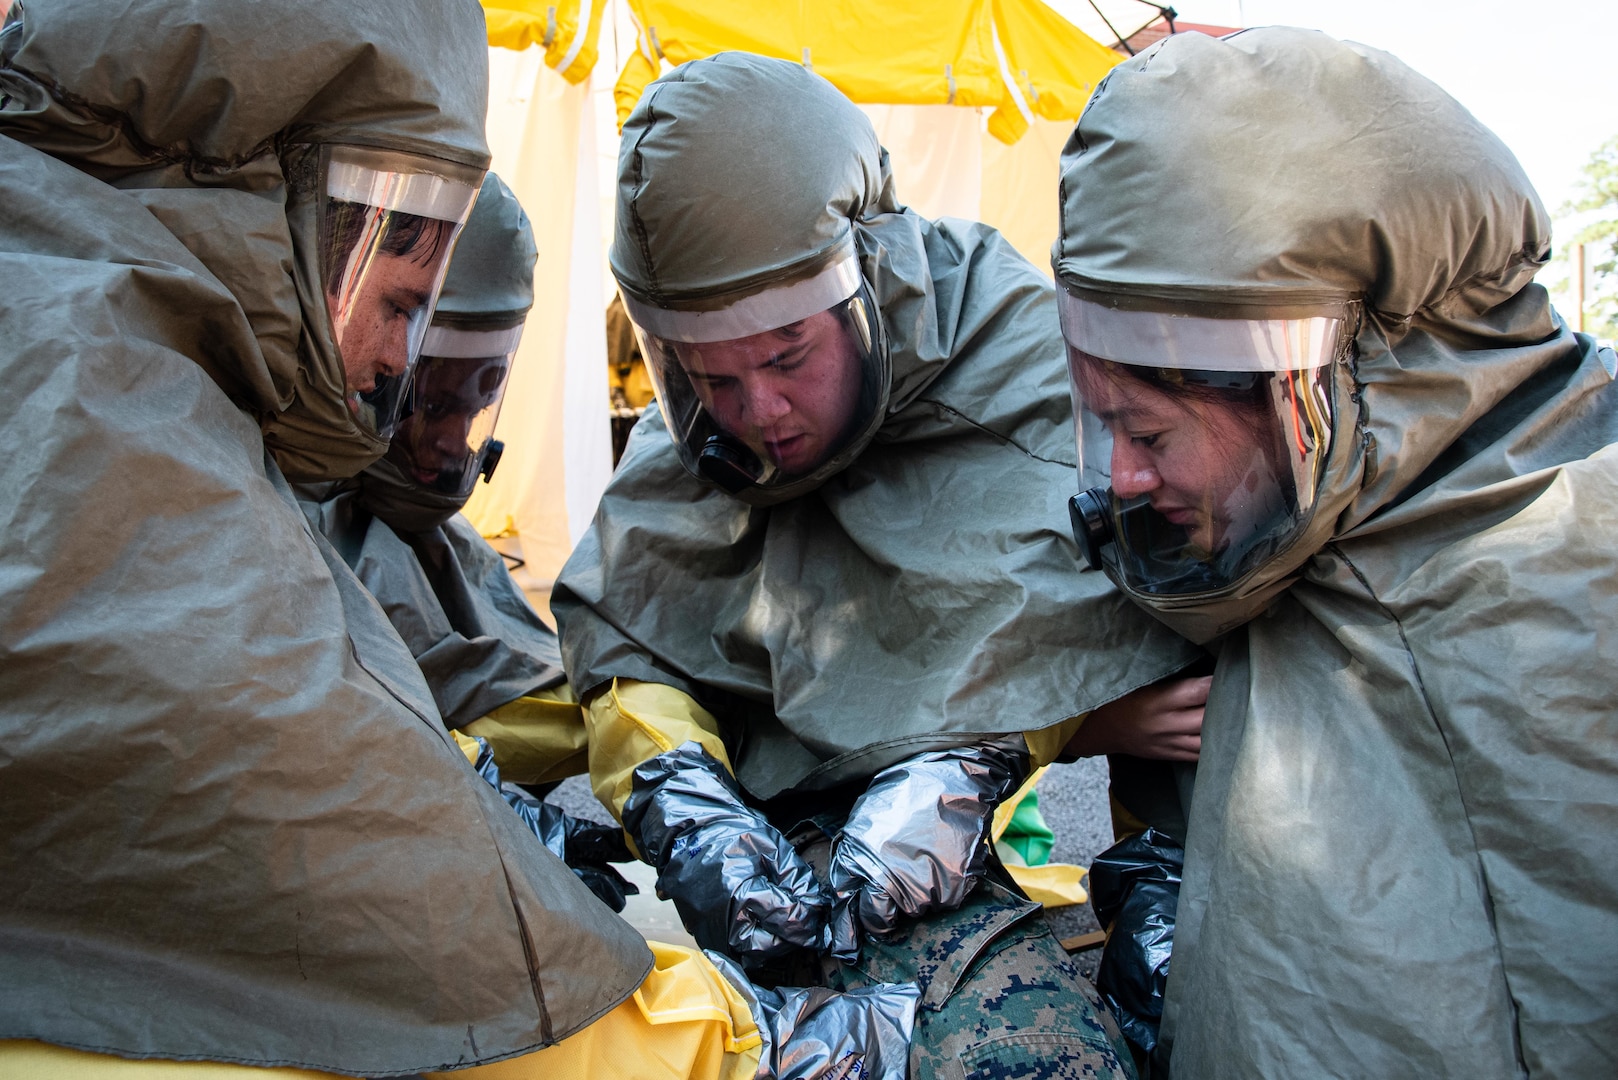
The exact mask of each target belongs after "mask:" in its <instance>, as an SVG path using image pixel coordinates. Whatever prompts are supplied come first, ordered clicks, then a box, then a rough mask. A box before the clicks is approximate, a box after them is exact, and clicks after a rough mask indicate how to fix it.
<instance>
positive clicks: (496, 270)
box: [433, 173, 539, 330]
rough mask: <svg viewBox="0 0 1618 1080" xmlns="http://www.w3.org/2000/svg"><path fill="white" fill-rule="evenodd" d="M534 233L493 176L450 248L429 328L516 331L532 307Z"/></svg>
mask: <svg viewBox="0 0 1618 1080" xmlns="http://www.w3.org/2000/svg"><path fill="white" fill-rule="evenodd" d="M538 259H539V249H538V248H536V247H535V246H534V229H533V226H532V225H530V224H529V223H528V215H527V214H525V213H524V212H523V208H522V204H521V203H519V202H518V201H517V196H515V195H513V194H512V193H511V189H510V188H509V187H507V186H506V185H505V182H504V181H503V180H501V179H500V178H499V177H498V176H496V175H494V173H490V174H489V175H488V177H487V178H486V179H485V180H484V181H483V189H482V190H481V191H479V192H478V201H477V202H476V203H475V204H474V205H473V207H472V214H471V216H470V217H468V218H467V219H466V228H465V229H463V230H461V237H460V239H459V240H457V241H456V242H455V258H454V259H452V260H450V264H449V271H448V273H446V274H445V275H444V288H443V290H442V291H441V292H439V294H438V306H437V307H435V308H433V322H434V323H436V324H438V325H439V326H453V327H456V328H458V329H462V330H502V329H504V328H506V327H508V326H516V325H517V324H518V323H520V322H522V320H523V318H524V317H525V316H526V315H527V314H528V309H529V308H531V307H533V306H534V263H535V262H536V261H538Z"/></svg>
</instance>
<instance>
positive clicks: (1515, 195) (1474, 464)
mask: <svg viewBox="0 0 1618 1080" xmlns="http://www.w3.org/2000/svg"><path fill="white" fill-rule="evenodd" d="M1062 197H1063V205H1062V235H1061V239H1060V240H1059V242H1058V244H1057V246H1056V249H1055V252H1054V261H1055V264H1056V268H1057V271H1058V273H1059V275H1060V276H1061V277H1062V278H1063V279H1064V280H1067V281H1070V282H1072V283H1073V284H1075V285H1078V286H1080V287H1084V288H1087V289H1090V290H1092V291H1094V292H1100V293H1109V292H1111V293H1116V294H1117V295H1119V296H1122V297H1125V298H1127V299H1130V300H1136V301H1139V300H1149V301H1151V302H1152V303H1153V304H1156V305H1158V306H1159V307H1160V308H1167V309H1173V308H1174V307H1175V306H1176V305H1184V306H1187V307H1189V306H1190V305H1195V304H1207V303H1210V302H1213V303H1218V302H1224V303H1226V304H1244V305H1251V304H1267V305H1272V306H1274V305H1285V304H1291V303H1300V304H1308V303H1313V302H1316V301H1319V300H1322V299H1324V300H1331V301H1345V300H1346V301H1350V302H1357V303H1359V304H1360V305H1362V309H1363V315H1362V318H1361V321H1360V325H1359V327H1358V332H1357V334H1356V337H1355V340H1354V350H1353V355H1352V356H1351V357H1350V358H1349V359H1348V360H1346V361H1344V362H1343V363H1342V364H1340V365H1339V371H1338V386H1337V401H1336V409H1337V416H1338V425H1337V431H1336V436H1335V440H1336V441H1335V444H1334V446H1333V449H1332V454H1331V457H1330V460H1329V462H1328V465H1327V469H1326V473H1325V475H1324V477H1323V479H1322V485H1321V494H1320V498H1319V500H1318V507H1317V510H1316V516H1315V520H1314V521H1313V522H1312V523H1311V525H1310V527H1309V529H1308V530H1307V532H1306V534H1305V537H1304V539H1303V540H1302V541H1300V545H1299V546H1298V547H1296V548H1295V549H1294V550H1293V551H1292V552H1290V553H1283V554H1282V555H1280V556H1278V559H1277V563H1276V564H1274V565H1272V566H1270V567H1268V568H1266V569H1265V570H1263V571H1262V573H1263V574H1264V575H1265V576H1266V581H1265V583H1263V584H1262V585H1261V586H1260V587H1259V588H1257V589H1251V590H1248V591H1247V592H1245V593H1241V594H1238V595H1235V596H1233V597H1226V598H1223V599H1221V600H1218V601H1216V602H1213V603H1211V604H1210V605H1208V606H1207V607H1206V608H1204V609H1196V608H1172V609H1170V608H1165V609H1164V610H1162V611H1160V612H1159V614H1160V616H1161V617H1163V618H1165V619H1167V620H1169V621H1171V622H1173V623H1175V624H1176V625H1182V626H1186V627H1187V628H1188V629H1189V630H1191V631H1193V632H1198V633H1205V632H1211V631H1215V630H1217V629H1219V628H1221V627H1225V626H1230V625H1232V624H1242V623H1244V620H1250V621H1245V623H1244V625H1242V626H1241V627H1240V628H1239V629H1236V630H1235V631H1233V632H1231V633H1229V634H1227V635H1226V636H1225V637H1224V638H1223V639H1222V641H1221V644H1220V648H1219V657H1218V668H1217V671H1216V673H1215V676H1214V683H1213V688H1212V691H1211V693H1210V695H1209V698H1208V705H1207V711H1206V714H1205V719H1204V725H1203V744H1202V746H1203V749H1202V757H1201V761H1200V762H1199V765H1198V771H1197V776H1196V786H1195V792H1194V795H1193V797H1192V800H1191V804H1190V815H1189V827H1188V836H1187V839H1186V856H1185V860H1186V861H1185V870H1184V879H1183V882H1182V885H1181V890H1180V899H1179V910H1178V926H1177V928H1176V932H1175V943H1174V955H1173V964H1172V966H1171V969H1170V973H1169V978H1168V988H1167V997H1166V1001H1165V1007H1164V1016H1163V1026H1162V1043H1161V1044H1160V1048H1159V1050H1160V1055H1161V1056H1162V1057H1164V1058H1166V1059H1167V1064H1168V1066H1169V1068H1170V1069H1171V1070H1172V1075H1173V1076H1174V1077H1176V1078H1179V1080H1186V1078H1200V1077H1210V1078H1212V1077H1232V1078H1234V1077H1251V1076H1321V1075H1342V1074H1354V1075H1414V1074H1419V1075H1423V1076H1455V1077H1468V1078H1495V1077H1499V1078H1506V1077H1520V1076H1523V1075H1529V1076H1556V1077H1564V1076H1602V1075H1611V1074H1612V1073H1613V1072H1614V1070H1615V1068H1618V934H1614V933H1613V916H1612V912H1613V911H1615V910H1618V713H1615V711H1614V709H1613V704H1612V703H1613V701H1614V700H1615V698H1618V675H1615V672H1618V634H1615V633H1614V628H1615V627H1618V578H1615V576H1614V574H1613V570H1612V566H1613V546H1612V536H1613V532H1614V529H1615V528H1618V450H1615V448H1614V447H1612V446H1611V445H1609V444H1611V443H1612V442H1613V441H1614V440H1615V439H1618V395H1615V393H1614V388H1613V385H1612V383H1613V374H1614V369H1615V357H1614V355H1613V353H1612V352H1611V351H1610V350H1606V349H1601V348H1598V347H1597V346H1596V345H1595V343H1594V342H1592V341H1591V340H1590V339H1589V338H1586V337H1583V336H1581V335H1576V334H1574V333H1572V332H1571V331H1569V330H1568V328H1567V326H1566V325H1565V324H1564V323H1563V322H1562V320H1561V319H1560V318H1559V317H1558V316H1557V315H1556V314H1555V312H1554V311H1553V310H1552V309H1551V307H1550V305H1549V302H1548V299H1547V297H1546V294H1545V291H1544V289H1542V288H1541V287H1540V286H1538V285H1535V284H1533V283H1532V278H1533V276H1534V273H1535V272H1536V271H1537V270H1538V269H1539V268H1540V267H1541V266H1542V265H1543V264H1544V262H1545V259H1546V258H1547V256H1548V253H1549V246H1550V223H1549V219H1548V217H1547V215H1546V214H1545V212H1544V209H1543V207H1542V206H1541V205H1540V202H1539V199H1538V198H1537V196H1536V195H1535V194H1534V192H1533V190H1532V188H1531V187H1530V186H1529V184H1528V182H1527V180H1526V178H1525V177H1524V175H1523V173H1522V170H1521V168H1520V167H1519V166H1518V164H1517V162H1516V161H1515V159H1514V158H1513V157H1512V156H1511V154H1510V153H1509V151H1507V150H1506V148H1505V147H1504V146H1503V145H1502V144H1501V143H1500V142H1499V140H1498V139H1496V138H1495V137H1494V136H1493V135H1492V134H1491V133H1489V132H1488V131H1487V130H1485V129H1484V128H1483V127H1482V125H1480V124H1479V123H1478V122H1477V121H1476V120H1475V119H1474V118H1473V117H1472V116H1471V115H1470V114H1468V113H1467V112H1466V111H1465V110H1464V109H1463V108H1461V106H1460V105H1458V104H1457V103H1456V102H1454V101H1453V100H1451V99H1450V98H1449V97H1448V96H1447V95H1445V94H1444V93H1443V92H1442V91H1440V90H1439V89H1438V88H1437V87H1436V86H1434V85H1433V84H1431V83H1430V82H1428V81H1427V80H1426V79H1424V78H1422V77H1421V76H1419V75H1417V74H1416V73H1414V72H1412V71H1411V70H1410V69H1409V68H1407V67H1405V66H1404V65H1403V64H1401V63H1399V62H1398V61H1397V60H1395V59H1394V58H1392V57H1390V56H1388V55H1387V54H1385V53H1381V52H1378V51H1376V50H1373V49H1368V48H1365V47H1363V46H1359V45H1353V44H1347V43H1341V42H1337V41H1334V40H1332V39H1330V38H1327V37H1325V36H1324V35H1321V34H1316V33H1312V32H1307V31H1299V30H1289V29H1284V28H1273V29H1265V30H1253V31H1244V32H1242V33H1240V34H1236V35H1232V36H1231V37H1228V38H1225V39H1221V40H1214V39H1210V38H1207V37H1203V36H1201V35H1197V34H1181V35H1176V36H1174V37H1172V38H1169V39H1167V40H1166V41H1165V42H1163V44H1162V45H1161V46H1159V47H1157V48H1154V49H1152V50H1149V51H1148V52H1145V53H1143V54H1141V56H1139V57H1136V58H1134V59H1131V60H1128V61H1125V62H1124V63H1123V64H1122V65H1120V66H1119V67H1117V68H1115V69H1114V70H1113V71H1112V72H1111V73H1110V74H1109V75H1108V77H1107V79H1106V80H1105V81H1104V82H1103V83H1102V85H1101V86H1100V87H1098V89H1097V92H1096V94H1095V96H1094V97H1093V98H1092V99H1091V101H1090V104H1089V105H1088V106H1087V108H1086V110H1085V113H1084V115H1083V116H1082V117H1081V118H1080V120H1079V124H1078V127H1077V129H1076V130H1075V132H1074V134H1073V137H1072V138H1071V139H1070V140H1069V142H1068V145H1067V148H1066V151H1065V152H1064V155H1063V163H1062ZM1271 596H1273V597H1274V598H1273V599H1269V597H1271ZM1260 611H1262V612H1263V615H1262V617H1257V618H1255V617H1254V616H1256V615H1258V613H1259V612H1260Z"/></svg>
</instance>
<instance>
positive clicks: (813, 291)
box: [624, 253, 860, 344]
mask: <svg viewBox="0 0 1618 1080" xmlns="http://www.w3.org/2000/svg"><path fill="white" fill-rule="evenodd" d="M859 288H860V263H859V259H857V258H856V257H855V256H854V255H853V254H852V253H850V254H849V255H847V256H845V257H844V258H841V259H838V260H837V261H836V262H834V263H832V264H831V265H830V266H827V267H826V268H825V269H824V270H822V271H820V273H818V274H816V275H815V276H814V277H811V278H805V279H803V280H802V281H795V282H793V283H792V284H790V285H780V286H776V287H775V288H770V289H765V290H763V291H762V292H756V293H753V294H752V295H750V296H744V297H742V298H741V299H740V300H737V301H736V302H735V303H734V304H731V305H729V306H727V307H723V308H720V309H719V310H718V311H674V310H671V309H669V308H660V307H653V306H652V305H651V304H645V303H642V302H640V301H639V300H636V299H635V298H634V297H632V296H630V295H628V294H627V293H625V294H624V309H625V310H626V311H628V312H629V317H630V318H631V319H633V320H634V322H635V325H636V326H639V327H640V328H641V330H642V331H644V332H645V333H647V334H650V335H651V336H652V337H658V338H663V339H665V340H669V341H683V342H688V343H692V344H696V343H701V342H709V341H733V340H735V339H736V338H744V337H752V336H753V335H754V334H762V333H764V332H766V331H768V330H774V329H776V328H777V327H780V326H786V325H788V324H790V323H795V322H801V321H802V320H804V319H807V318H809V316H811V315H818V314H820V313H821V312H822V311H828V310H830V309H831V308H834V307H836V306H837V305H838V304H841V303H842V302H843V301H844V300H847V299H848V298H849V297H850V296H853V295H854V294H855V293H856V292H858V291H859Z"/></svg>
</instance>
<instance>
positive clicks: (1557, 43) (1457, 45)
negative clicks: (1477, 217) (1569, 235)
mask: <svg viewBox="0 0 1618 1080" xmlns="http://www.w3.org/2000/svg"><path fill="white" fill-rule="evenodd" d="M1173 6H1174V8H1175V10H1176V11H1178V12H1179V14H1180V17H1181V18H1182V19H1185V20H1188V21H1190V22H1202V23H1214V24H1217V25H1222V26H1266V25H1272V24H1287V25H1291V26H1307V27H1311V28H1313V29H1316V30H1324V31H1325V32H1327V33H1328V34H1331V35H1333V36H1334V37H1339V38H1348V39H1350V40H1353V41H1358V42H1362V43H1363V44H1366V45H1374V46H1375V47H1377V48H1379V49H1385V50H1387V51H1388V52H1391V53H1393V54H1394V55H1395V56H1397V57H1399V58H1400V59H1401V60H1403V61H1404V62H1405V63H1407V64H1409V65H1410V66H1411V67H1413V68H1415V69H1416V70H1417V71H1420V72H1421V73H1422V74H1423V75H1426V76H1427V77H1428V78H1430V79H1432V80H1433V81H1434V82H1436V83H1438V84H1439V85H1440V86H1442V87H1443V88H1444V89H1445V90H1447V91H1449V93H1451V94H1452V95H1454V96H1455V98H1456V99H1457V100H1458V101H1460V102H1461V104H1463V105H1465V106H1466V107H1467V108H1468V109H1470V110H1471V111H1472V114H1473V115H1474V116H1476V117H1477V118H1478V119H1480V120H1482V121H1483V122H1484V123H1485V124H1487V125H1489V127H1491V128H1492V129H1494V132H1495V134H1497V135H1499V136H1500V138H1501V139H1503V140H1504V141H1505V143H1506V145H1507V146H1509V147H1511V149H1512V150H1513V151H1514V152H1515V153H1516V155H1517V158H1518V160H1520V161H1521V162H1522V164H1523V168H1524V169H1526V170H1527V172H1528V176H1529V178H1530V179H1531V180H1533V182H1534V186H1535V187H1537V188H1538V189H1539V194H1540V197H1541V198H1542V199H1544V200H1545V205H1546V208H1547V209H1549V210H1550V211H1551V213H1552V214H1555V213H1556V211H1557V208H1558V207H1560V206H1561V204H1562V203H1563V202H1564V201H1565V200H1566V199H1568V198H1569V197H1570V196H1571V195H1572V193H1573V189H1574V186H1575V184H1576V183H1577V181H1578V177H1579V167H1580V166H1581V165H1583V164H1584V162H1585V161H1586V160H1588V159H1589V156H1590V154H1591V152H1592V151H1594V150H1595V149H1596V147H1598V146H1599V145H1601V143H1602V142H1603V141H1605V140H1606V139H1608V138H1610V137H1611V136H1613V135H1618V2H1614V0H1177V2H1175V3H1174V5H1173Z"/></svg>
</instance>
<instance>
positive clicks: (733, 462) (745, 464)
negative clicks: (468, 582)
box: [697, 435, 764, 495]
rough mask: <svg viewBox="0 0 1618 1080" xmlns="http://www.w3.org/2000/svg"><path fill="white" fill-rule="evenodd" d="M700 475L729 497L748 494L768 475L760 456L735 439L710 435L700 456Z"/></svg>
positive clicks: (698, 464) (698, 465) (698, 462)
mask: <svg viewBox="0 0 1618 1080" xmlns="http://www.w3.org/2000/svg"><path fill="white" fill-rule="evenodd" d="M697 472H699V473H701V474H702V478H703V479H704V480H707V481H708V482H709V483H712V484H715V485H717V486H718V487H719V488H720V489H722V490H723V491H724V492H725V493H726V494H727V495H734V494H736V493H737V492H739V491H745V490H746V489H747V488H750V487H752V486H753V485H754V484H756V483H758V480H759V477H761V476H763V475H764V465H763V463H762V462H760V461H759V459H758V455H757V454H755V453H753V451H751V450H749V449H748V448H747V447H745V446H743V445H742V444H741V443H740V442H738V441H737V440H735V439H731V438H727V437H725V436H724V435H710V436H708V441H707V442H705V443H703V444H702V452H701V453H699V454H698V455H697Z"/></svg>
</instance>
